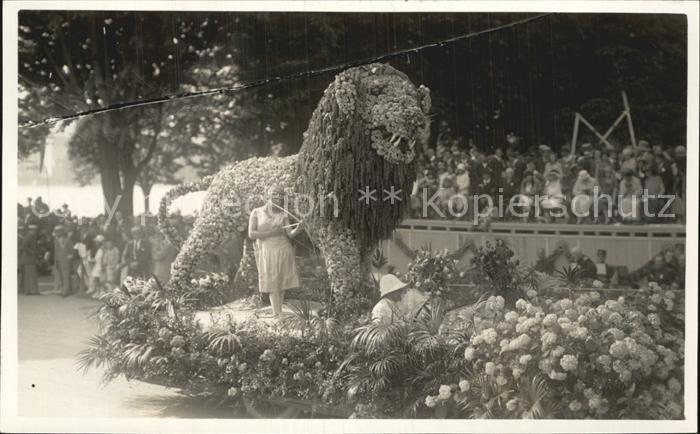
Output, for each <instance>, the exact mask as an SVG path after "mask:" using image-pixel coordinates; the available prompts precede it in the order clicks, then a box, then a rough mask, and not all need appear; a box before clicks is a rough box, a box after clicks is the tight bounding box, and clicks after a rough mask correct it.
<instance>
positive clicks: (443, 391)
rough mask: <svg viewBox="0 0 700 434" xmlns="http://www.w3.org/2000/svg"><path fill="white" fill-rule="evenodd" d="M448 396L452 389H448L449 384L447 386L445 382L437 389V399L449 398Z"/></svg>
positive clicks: (450, 394)
mask: <svg viewBox="0 0 700 434" xmlns="http://www.w3.org/2000/svg"><path fill="white" fill-rule="evenodd" d="M450 396H452V390H451V389H450V386H447V385H445V384H443V385H442V386H440V389H439V390H438V399H441V400H443V401H444V400H447V399H450Z"/></svg>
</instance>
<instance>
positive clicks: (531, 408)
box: [518, 375, 556, 419]
mask: <svg viewBox="0 0 700 434" xmlns="http://www.w3.org/2000/svg"><path fill="white" fill-rule="evenodd" d="M518 392H519V394H520V399H521V402H522V403H523V404H524V405H525V412H524V416H523V417H525V418H526V419H544V418H551V417H554V414H555V413H554V412H555V410H556V405H555V403H554V402H553V401H551V400H549V399H548V398H549V396H550V391H549V386H548V385H547V381H546V380H545V379H544V377H542V376H540V375H537V376H535V377H534V378H532V379H530V378H527V377H525V378H522V379H521V381H520V382H519V384H518Z"/></svg>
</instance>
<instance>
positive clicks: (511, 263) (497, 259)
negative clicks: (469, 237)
mask: <svg viewBox="0 0 700 434" xmlns="http://www.w3.org/2000/svg"><path fill="white" fill-rule="evenodd" d="M514 256H515V253H514V252H513V249H511V248H510V246H509V245H508V243H506V242H505V241H503V240H500V239H499V240H496V242H495V243H491V242H489V241H487V242H485V243H484V245H483V246H481V247H479V248H478V249H477V252H476V255H475V256H474V258H473V259H472V263H473V265H474V266H475V267H476V268H477V269H479V270H480V271H481V272H482V273H483V274H484V275H485V276H486V278H487V281H488V282H489V284H490V285H489V286H490V288H491V290H492V291H493V293H494V294H496V295H499V296H501V297H503V299H504V300H505V302H506V303H507V304H508V305H509V306H512V305H514V304H515V301H516V300H518V299H519V298H523V297H524V296H525V292H526V291H527V290H528V289H531V288H533V287H534V286H535V283H534V280H533V276H534V271H533V270H531V269H529V268H527V267H523V266H521V265H520V261H519V260H517V259H514Z"/></svg>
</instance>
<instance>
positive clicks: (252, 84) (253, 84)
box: [19, 12, 553, 128]
mask: <svg viewBox="0 0 700 434" xmlns="http://www.w3.org/2000/svg"><path fill="white" fill-rule="evenodd" d="M552 14H553V13H551V12H550V13H544V14H539V15H535V16H532V17H527V18H524V19H522V20H517V21H514V22H510V23H507V24H503V25H499V26H495V27H491V28H487V29H483V30H478V31H476V32H472V33H467V34H462V35H457V36H453V37H451V38H447V39H443V40H440V41H437V42H432V43H428V44H424V45H420V46H416V47H411V48H405V49H400V50H396V51H392V52H388V53H385V54H381V55H378V56H374V57H370V58H364V59H358V60H354V61H351V62H345V63H342V64H336V65H331V66H327V67H323V68H318V69H315V70H312V71H301V72H295V73H292V74H288V75H281V76H274V77H266V78H263V79H257V80H252V81H249V82H244V83H240V84H237V85H234V86H226V87H219V88H214V89H209V90H204V91H197V92H183V93H176V94H172V95H165V96H159V97H153V98H146V99H141V100H137V101H127V102H121V103H114V104H110V105H107V106H105V107H99V108H95V109H90V110H85V111H81V112H77V113H73V114H70V115H65V116H58V117H52V118H46V119H43V120H41V121H27V122H24V123H22V124H20V125H19V128H34V127H38V126H41V125H48V124H54V123H58V122H63V121H69V120H75V119H78V118H82V117H85V116H91V115H96V114H102V113H107V112H111V111H116V110H124V109H128V108H135V107H144V106H149V105H155V104H163V103H168V102H173V101H177V100H183V99H191V98H199V97H204V96H211V95H219V94H228V93H231V92H238V91H241V90H244V89H251V88H257V87H261V86H265V85H268V84H272V83H278V82H282V81H287V80H295V79H298V78H303V77H309V78H310V77H315V76H319V75H323V74H327V73H329V72H335V71H341V70H345V69H347V68H352V67H355V66H361V65H367V64H371V63H375V62H381V61H386V60H389V59H392V58H394V57H397V56H402V55H405V54H409V53H418V52H419V51H421V50H426V49H429V48H435V47H442V46H444V45H446V44H450V43H453V42H456V41H461V40H466V39H469V38H473V37H475V36H480V35H485V34H490V33H493V32H497V31H500V30H503V29H508V28H511V27H514V26H519V25H522V24H527V23H531V22H533V21H536V20H540V19H542V18H545V17H547V16H550V15H552ZM265 42H266V43H267V41H265ZM387 42H388V41H387Z"/></svg>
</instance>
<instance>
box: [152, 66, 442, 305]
mask: <svg viewBox="0 0 700 434" xmlns="http://www.w3.org/2000/svg"><path fill="white" fill-rule="evenodd" d="M429 111H430V93H429V90H428V89H427V88H426V87H425V86H420V87H416V86H414V85H413V84H412V83H411V81H410V80H409V79H408V77H407V76H406V75H405V74H403V73H402V72H400V71H398V70H396V69H394V68H393V67H391V66H390V65H387V64H379V63H374V64H370V65H364V66H358V67H354V68H350V69H347V70H345V71H343V72H342V73H340V74H338V75H337V76H336V77H335V80H334V81H333V82H332V83H331V84H330V85H329V86H328V88H326V90H325V91H324V93H323V96H322V98H321V100H320V102H319V104H318V106H317V107H316V109H315V110H314V112H313V114H312V116H311V120H310V122H309V127H308V129H307V131H306V132H305V133H304V137H303V143H302V146H301V149H300V151H299V153H298V154H296V155H291V156H288V157H264V158H251V159H247V160H243V161H239V162H236V163H233V164H232V165H230V166H228V167H226V168H225V169H223V170H221V171H220V172H219V173H217V174H215V175H212V176H209V177H206V178H203V179H201V180H199V181H197V182H194V183H189V184H182V185H180V186H177V187H175V188H174V189H172V190H170V191H169V192H168V193H167V194H166V196H165V197H164V198H163V200H162V201H161V204H160V210H159V224H160V225H161V227H162V228H163V231H164V233H165V234H166V236H167V237H168V238H169V239H170V240H171V242H173V243H174V244H176V245H177V246H180V252H179V254H178V256H177V258H176V259H175V261H174V262H173V264H172V273H171V280H170V284H171V285H174V286H178V287H183V286H186V285H187V284H189V282H190V280H191V277H192V273H193V272H194V270H195V267H196V266H197V263H198V262H199V261H200V260H201V258H203V257H206V255H208V254H210V253H211V252H213V251H214V250H215V249H216V248H217V247H218V246H219V245H220V244H221V243H222V242H224V241H225V240H226V239H227V238H228V237H230V236H231V235H233V234H235V233H239V234H243V236H244V238H245V231H246V229H247V225H248V218H249V212H250V211H251V210H252V209H253V208H255V207H257V206H261V205H262V204H263V203H264V201H265V195H266V192H267V190H268V188H269V187H270V186H271V185H273V184H279V185H282V186H283V187H284V189H285V192H286V193H287V195H286V196H287V197H286V200H287V203H288V204H292V203H294V204H296V205H297V208H299V209H304V204H306V208H305V209H306V212H303V213H302V214H304V215H305V216H304V221H305V228H306V232H307V234H308V235H309V238H310V239H311V240H312V242H313V243H314V244H315V245H316V246H317V247H318V248H319V250H320V253H321V255H322V256H323V258H324V259H325V262H326V269H327V271H328V274H329V279H330V282H331V289H332V291H333V294H334V298H343V297H349V296H351V295H352V293H353V290H354V289H355V288H356V287H357V285H358V284H359V283H360V282H361V281H362V279H363V278H365V277H364V276H365V274H366V273H365V272H366V271H368V270H367V269H365V267H368V262H369V261H368V257H369V251H370V250H371V249H372V247H373V246H376V244H377V243H378V242H379V241H380V240H383V239H388V238H389V237H390V236H391V234H392V232H393V230H394V228H395V226H396V225H397V224H398V222H399V221H400V219H401V217H402V215H403V212H404V210H405V207H406V206H407V204H408V202H409V195H410V189H411V187H412V184H413V181H414V179H415V166H414V161H413V160H414V156H415V147H416V146H418V145H419V144H420V143H423V142H424V140H425V139H426V138H427V136H428V134H429V125H430V123H429V117H428V113H429ZM205 189H207V194H206V196H205V199H204V204H203V205H202V208H201V211H200V213H199V215H198V217H197V219H196V220H195V223H194V225H193V227H192V230H191V232H190V233H189V235H188V236H187V238H186V239H185V240H181V239H179V238H178V237H179V235H178V233H177V231H176V230H174V228H173V227H172V226H171V225H170V224H169V219H168V207H169V205H170V203H171V202H172V201H173V200H174V199H175V198H176V197H179V196H182V195H183V194H186V193H190V192H194V191H201V190H205ZM361 191H368V192H372V191H374V193H372V194H371V197H366V198H365V200H358V199H360V198H361V197H360V192H361ZM391 191H393V192H395V196H394V197H393V198H390V199H391V200H386V199H387V196H386V194H384V193H386V192H391ZM298 198H303V200H301V202H300V201H299V200H297V199H298ZM296 215H298V214H296ZM251 245H252V243H250V240H248V239H245V242H244V257H243V260H242V263H241V267H242V266H243V262H244V261H246V258H248V261H249V262H251V259H250V258H251V256H252V253H251V252H252V246H251Z"/></svg>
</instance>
